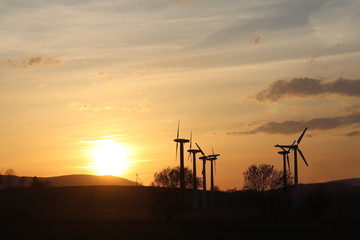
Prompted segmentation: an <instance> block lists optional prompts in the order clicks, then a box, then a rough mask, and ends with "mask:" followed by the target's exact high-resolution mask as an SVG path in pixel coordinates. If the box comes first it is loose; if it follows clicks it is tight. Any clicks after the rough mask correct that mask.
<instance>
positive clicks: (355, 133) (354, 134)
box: [345, 131, 360, 137]
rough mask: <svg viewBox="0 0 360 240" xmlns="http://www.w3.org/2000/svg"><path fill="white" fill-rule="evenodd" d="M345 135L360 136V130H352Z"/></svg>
mask: <svg viewBox="0 0 360 240" xmlns="http://www.w3.org/2000/svg"><path fill="white" fill-rule="evenodd" d="M345 136H348V137H356V136H360V131H352V132H349V133H346V134H345Z"/></svg>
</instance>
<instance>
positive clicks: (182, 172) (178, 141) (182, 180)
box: [174, 121, 189, 192]
mask: <svg viewBox="0 0 360 240" xmlns="http://www.w3.org/2000/svg"><path fill="white" fill-rule="evenodd" d="M179 135H180V121H179V122H178V129H177V134H176V138H175V139H174V142H176V157H177V152H178V146H179V144H180V189H181V191H182V192H184V191H185V170H184V144H185V143H188V142H189V139H183V138H179Z"/></svg>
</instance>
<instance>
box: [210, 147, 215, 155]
mask: <svg viewBox="0 0 360 240" xmlns="http://www.w3.org/2000/svg"><path fill="white" fill-rule="evenodd" d="M211 151H212V154H213V155H214V156H215V153H214V148H213V147H211Z"/></svg>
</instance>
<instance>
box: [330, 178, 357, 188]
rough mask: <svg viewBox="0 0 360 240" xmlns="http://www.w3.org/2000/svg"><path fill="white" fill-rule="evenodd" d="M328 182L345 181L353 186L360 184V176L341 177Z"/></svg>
mask: <svg viewBox="0 0 360 240" xmlns="http://www.w3.org/2000/svg"><path fill="white" fill-rule="evenodd" d="M328 183H345V184H348V185H352V186H360V178H349V179H341V180H335V181H331V182H328Z"/></svg>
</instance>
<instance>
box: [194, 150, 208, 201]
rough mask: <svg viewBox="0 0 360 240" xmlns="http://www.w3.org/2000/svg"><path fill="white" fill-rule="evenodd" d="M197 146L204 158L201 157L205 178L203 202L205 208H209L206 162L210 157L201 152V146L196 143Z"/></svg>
mask: <svg viewBox="0 0 360 240" xmlns="http://www.w3.org/2000/svg"><path fill="white" fill-rule="evenodd" d="M195 144H196V146H197V147H198V149H199V150H200V152H201V154H202V156H201V157H199V159H200V160H202V161H203V169H202V176H203V197H202V202H203V204H202V205H203V208H207V198H206V160H207V158H208V156H206V155H205V153H204V152H203V150H201V148H200V146H199V145H198V144H197V143H195Z"/></svg>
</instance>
